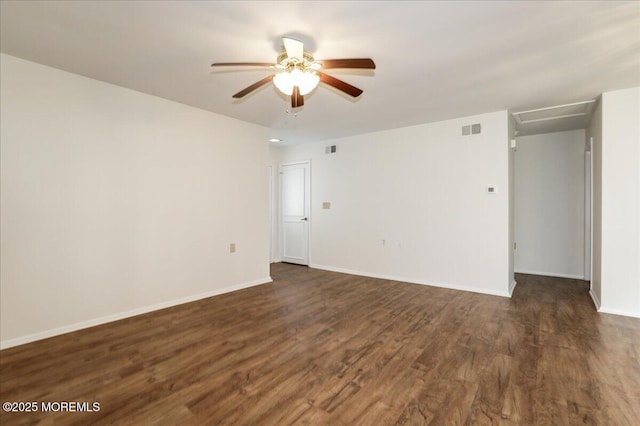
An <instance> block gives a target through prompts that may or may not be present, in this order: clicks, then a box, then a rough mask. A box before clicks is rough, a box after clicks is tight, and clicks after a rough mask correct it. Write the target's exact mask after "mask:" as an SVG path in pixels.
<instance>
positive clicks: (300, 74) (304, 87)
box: [273, 67, 320, 96]
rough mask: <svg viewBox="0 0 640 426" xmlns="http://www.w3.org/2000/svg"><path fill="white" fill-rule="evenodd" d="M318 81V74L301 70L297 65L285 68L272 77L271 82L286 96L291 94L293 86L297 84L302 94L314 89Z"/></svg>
mask: <svg viewBox="0 0 640 426" xmlns="http://www.w3.org/2000/svg"><path fill="white" fill-rule="evenodd" d="M318 83H320V77H319V76H318V74H316V73H315V72H314V71H308V70H305V71H301V70H300V69H299V68H297V67H294V68H293V69H291V70H285V71H283V72H281V73H278V74H276V75H275V77H273V84H275V85H276V87H277V88H278V90H280V91H281V92H282V93H284V94H285V95H287V96H291V95H292V94H293V88H294V86H298V88H299V89H300V94H301V95H303V96H304V95H306V94H307V93H310V92H311V91H312V90H313V89H315V88H316V86H318Z"/></svg>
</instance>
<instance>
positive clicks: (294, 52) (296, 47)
mask: <svg viewBox="0 0 640 426" xmlns="http://www.w3.org/2000/svg"><path fill="white" fill-rule="evenodd" d="M282 44H283V45H284V50H286V52H287V57H288V58H289V59H297V60H298V61H302V56H303V53H304V44H303V43H302V42H301V41H299V40H295V39H292V38H287V37H282Z"/></svg>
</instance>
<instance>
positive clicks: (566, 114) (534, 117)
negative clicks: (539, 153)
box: [513, 99, 596, 124]
mask: <svg viewBox="0 0 640 426" xmlns="http://www.w3.org/2000/svg"><path fill="white" fill-rule="evenodd" d="M595 102H596V100H595V99H591V100H588V101H582V102H575V103H572V104H565V105H557V106H552V107H547V108H538V109H531V110H528V111H520V112H514V113H513V118H515V120H516V123H518V124H529V123H538V122H541V121H549V120H560V119H565V118H573V117H588V116H589V115H591V111H592V110H593V107H594V105H595Z"/></svg>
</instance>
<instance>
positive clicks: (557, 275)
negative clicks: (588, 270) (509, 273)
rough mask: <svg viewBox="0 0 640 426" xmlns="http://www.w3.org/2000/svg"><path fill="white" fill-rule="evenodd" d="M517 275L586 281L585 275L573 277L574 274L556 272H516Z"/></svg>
mask: <svg viewBox="0 0 640 426" xmlns="http://www.w3.org/2000/svg"><path fill="white" fill-rule="evenodd" d="M515 272H516V274H527V275H542V276H543V277H556V278H570V279H572V280H584V275H572V274H557V273H555V272H542V271H522V270H520V271H515Z"/></svg>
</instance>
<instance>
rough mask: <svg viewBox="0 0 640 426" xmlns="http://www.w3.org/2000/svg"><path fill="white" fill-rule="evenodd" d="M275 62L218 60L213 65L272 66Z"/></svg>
mask: <svg viewBox="0 0 640 426" xmlns="http://www.w3.org/2000/svg"><path fill="white" fill-rule="evenodd" d="M274 65H275V64H271V63H268V62H216V63H214V64H211V66H212V67H272V66H274Z"/></svg>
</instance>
